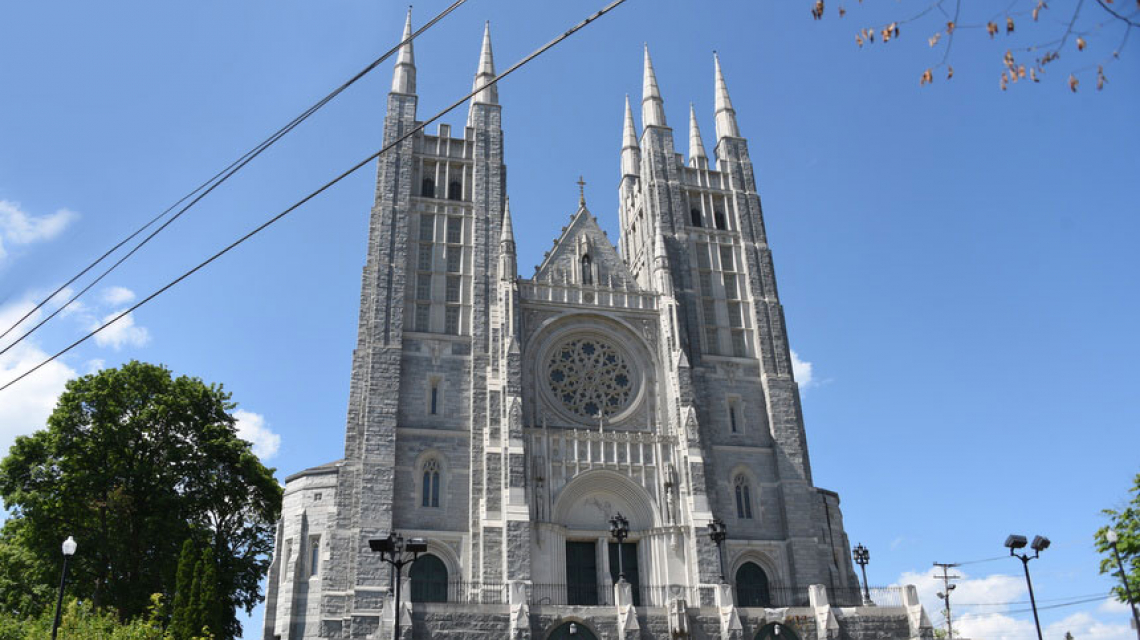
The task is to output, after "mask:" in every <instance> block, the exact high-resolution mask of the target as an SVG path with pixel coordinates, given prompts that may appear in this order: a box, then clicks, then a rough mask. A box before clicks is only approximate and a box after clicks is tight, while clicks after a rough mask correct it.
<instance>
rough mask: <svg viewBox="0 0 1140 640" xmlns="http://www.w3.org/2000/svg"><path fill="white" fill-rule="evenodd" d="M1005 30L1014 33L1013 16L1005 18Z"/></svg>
mask: <svg viewBox="0 0 1140 640" xmlns="http://www.w3.org/2000/svg"><path fill="white" fill-rule="evenodd" d="M1005 32H1006V33H1013V18H1006V19H1005Z"/></svg>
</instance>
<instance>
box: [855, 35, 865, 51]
mask: <svg viewBox="0 0 1140 640" xmlns="http://www.w3.org/2000/svg"><path fill="white" fill-rule="evenodd" d="M855 44H857V45H859V48H860V49H862V48H863V36H861V35H859V34H857V33H856V34H855Z"/></svg>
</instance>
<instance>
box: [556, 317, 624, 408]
mask: <svg viewBox="0 0 1140 640" xmlns="http://www.w3.org/2000/svg"><path fill="white" fill-rule="evenodd" d="M546 377H547V381H548V382H549V384H550V390H551V392H553V394H554V397H555V398H558V399H559V400H561V401H562V404H563V406H565V407H566V409H568V410H569V411H570V412H571V413H573V414H575V415H577V416H579V417H582V418H586V419H596V418H597V417H598V415H599V413H601V414H603V415H605V416H607V417H609V416H613V415H616V414H619V413H621V412H622V411H624V410H625V409H626V408H627V407H629V405H630V402H631V401H632V400H633V399H634V397H636V394H637V377H636V372H635V371H634V369H633V367H632V365H631V364H630V362H629V359H628V358H627V357H626V355H625V353H624V352H622V351H621V350H619V349H618V348H617V347H615V346H614V345H612V344H610V343H609V342H607V341H605V340H602V339H599V338H597V337H595V336H589V337H580V338H573V339H570V340H567V341H566V342H564V343H562V345H561V346H559V347H558V348H556V349H555V350H554V351H553V352H552V353H551V356H550V361H549V362H548V363H547V367H546Z"/></svg>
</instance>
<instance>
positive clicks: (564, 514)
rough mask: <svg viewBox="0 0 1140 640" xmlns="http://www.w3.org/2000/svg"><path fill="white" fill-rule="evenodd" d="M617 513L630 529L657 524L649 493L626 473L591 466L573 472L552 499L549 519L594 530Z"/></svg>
mask: <svg viewBox="0 0 1140 640" xmlns="http://www.w3.org/2000/svg"><path fill="white" fill-rule="evenodd" d="M619 512H620V513H621V514H622V515H624V516H625V517H626V518H627V519H628V520H629V528H630V530H631V531H644V530H647V529H652V528H654V527H657V526H659V525H660V522H661V518H660V515H659V514H658V513H657V509H656V507H655V505H654V501H653V497H652V496H650V495H649V492H647V491H646V490H645V489H643V488H642V487H641V486H640V485H638V484H637V483H636V482H634V481H633V480H631V479H629V478H628V477H626V476H624V475H622V474H620V473H617V472H615V471H610V470H607V469H595V470H593V471H587V472H585V473H582V474H580V475H578V476H576V477H575V478H574V479H573V480H571V481H570V482H569V483H568V484H567V485H566V486H565V487H563V488H562V490H561V491H559V492H558V495H557V497H556V498H555V499H554V509H553V513H552V520H553V522H555V523H557V524H561V525H563V526H565V527H566V528H567V529H577V530H584V531H598V530H604V529H607V528H608V527H609V519H610V517H611V516H613V515H614V514H615V513H619Z"/></svg>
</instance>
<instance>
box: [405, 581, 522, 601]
mask: <svg viewBox="0 0 1140 640" xmlns="http://www.w3.org/2000/svg"><path fill="white" fill-rule="evenodd" d="M507 599H508V596H507V585H506V584H505V583H503V582H487V581H483V582H464V581H455V580H451V581H447V582H442V581H439V582H437V581H434V580H415V579H413V580H412V584H411V601H412V602H413V603H417V602H454V603H473V604H507Z"/></svg>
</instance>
